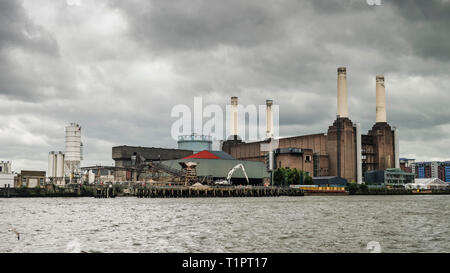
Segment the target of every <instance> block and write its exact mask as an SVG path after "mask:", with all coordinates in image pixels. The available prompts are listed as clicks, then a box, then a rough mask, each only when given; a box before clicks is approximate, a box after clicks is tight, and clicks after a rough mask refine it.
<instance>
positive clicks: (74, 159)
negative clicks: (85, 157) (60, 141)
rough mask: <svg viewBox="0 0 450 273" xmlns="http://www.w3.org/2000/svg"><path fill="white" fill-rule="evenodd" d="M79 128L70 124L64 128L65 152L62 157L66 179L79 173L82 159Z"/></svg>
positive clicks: (74, 124)
mask: <svg viewBox="0 0 450 273" xmlns="http://www.w3.org/2000/svg"><path fill="white" fill-rule="evenodd" d="M82 146H83V145H82V143H81V126H80V125H78V124H76V123H71V124H70V125H69V126H66V152H65V157H64V172H65V175H66V176H67V177H70V178H71V179H72V177H73V176H74V175H79V174H80V173H81V168H80V162H81V159H82V152H81V151H82Z"/></svg>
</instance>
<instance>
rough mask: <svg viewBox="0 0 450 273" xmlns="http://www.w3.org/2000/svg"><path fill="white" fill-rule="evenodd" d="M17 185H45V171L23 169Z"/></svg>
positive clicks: (30, 186) (32, 186) (18, 176)
mask: <svg viewBox="0 0 450 273" xmlns="http://www.w3.org/2000/svg"><path fill="white" fill-rule="evenodd" d="M16 184H17V187H19V188H20V187H26V188H36V187H44V186H45V171H21V172H20V174H18V175H17V182H16Z"/></svg>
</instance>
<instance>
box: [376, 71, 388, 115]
mask: <svg viewBox="0 0 450 273" xmlns="http://www.w3.org/2000/svg"><path fill="white" fill-rule="evenodd" d="M376 82H377V83H376V92H377V108H376V111H377V118H376V122H377V123H378V122H386V91H385V88H384V76H377V78H376Z"/></svg>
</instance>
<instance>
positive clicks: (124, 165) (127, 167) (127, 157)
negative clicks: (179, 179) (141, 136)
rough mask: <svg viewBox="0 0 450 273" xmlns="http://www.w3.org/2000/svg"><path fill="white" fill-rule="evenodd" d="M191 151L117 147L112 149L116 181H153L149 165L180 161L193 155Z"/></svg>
mask: <svg viewBox="0 0 450 273" xmlns="http://www.w3.org/2000/svg"><path fill="white" fill-rule="evenodd" d="M192 154H193V152H192V151H191V150H181V149H166V148H155V147H140V146H138V147H136V146H126V145H124V146H116V147H112V159H113V160H114V166H115V169H114V180H115V181H117V182H122V181H146V179H151V178H150V177H151V176H154V175H155V174H153V175H151V174H149V172H152V171H151V169H150V168H149V163H151V162H154V161H156V162H159V161H165V160H172V159H180V158H183V157H186V156H189V155H192Z"/></svg>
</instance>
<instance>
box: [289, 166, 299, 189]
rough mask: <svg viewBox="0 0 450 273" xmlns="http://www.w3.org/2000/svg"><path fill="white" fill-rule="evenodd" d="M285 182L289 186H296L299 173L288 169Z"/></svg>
mask: <svg viewBox="0 0 450 273" xmlns="http://www.w3.org/2000/svg"><path fill="white" fill-rule="evenodd" d="M287 181H288V184H290V185H298V184H300V172H299V171H298V170H297V169H295V168H294V169H288V170H287Z"/></svg>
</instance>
